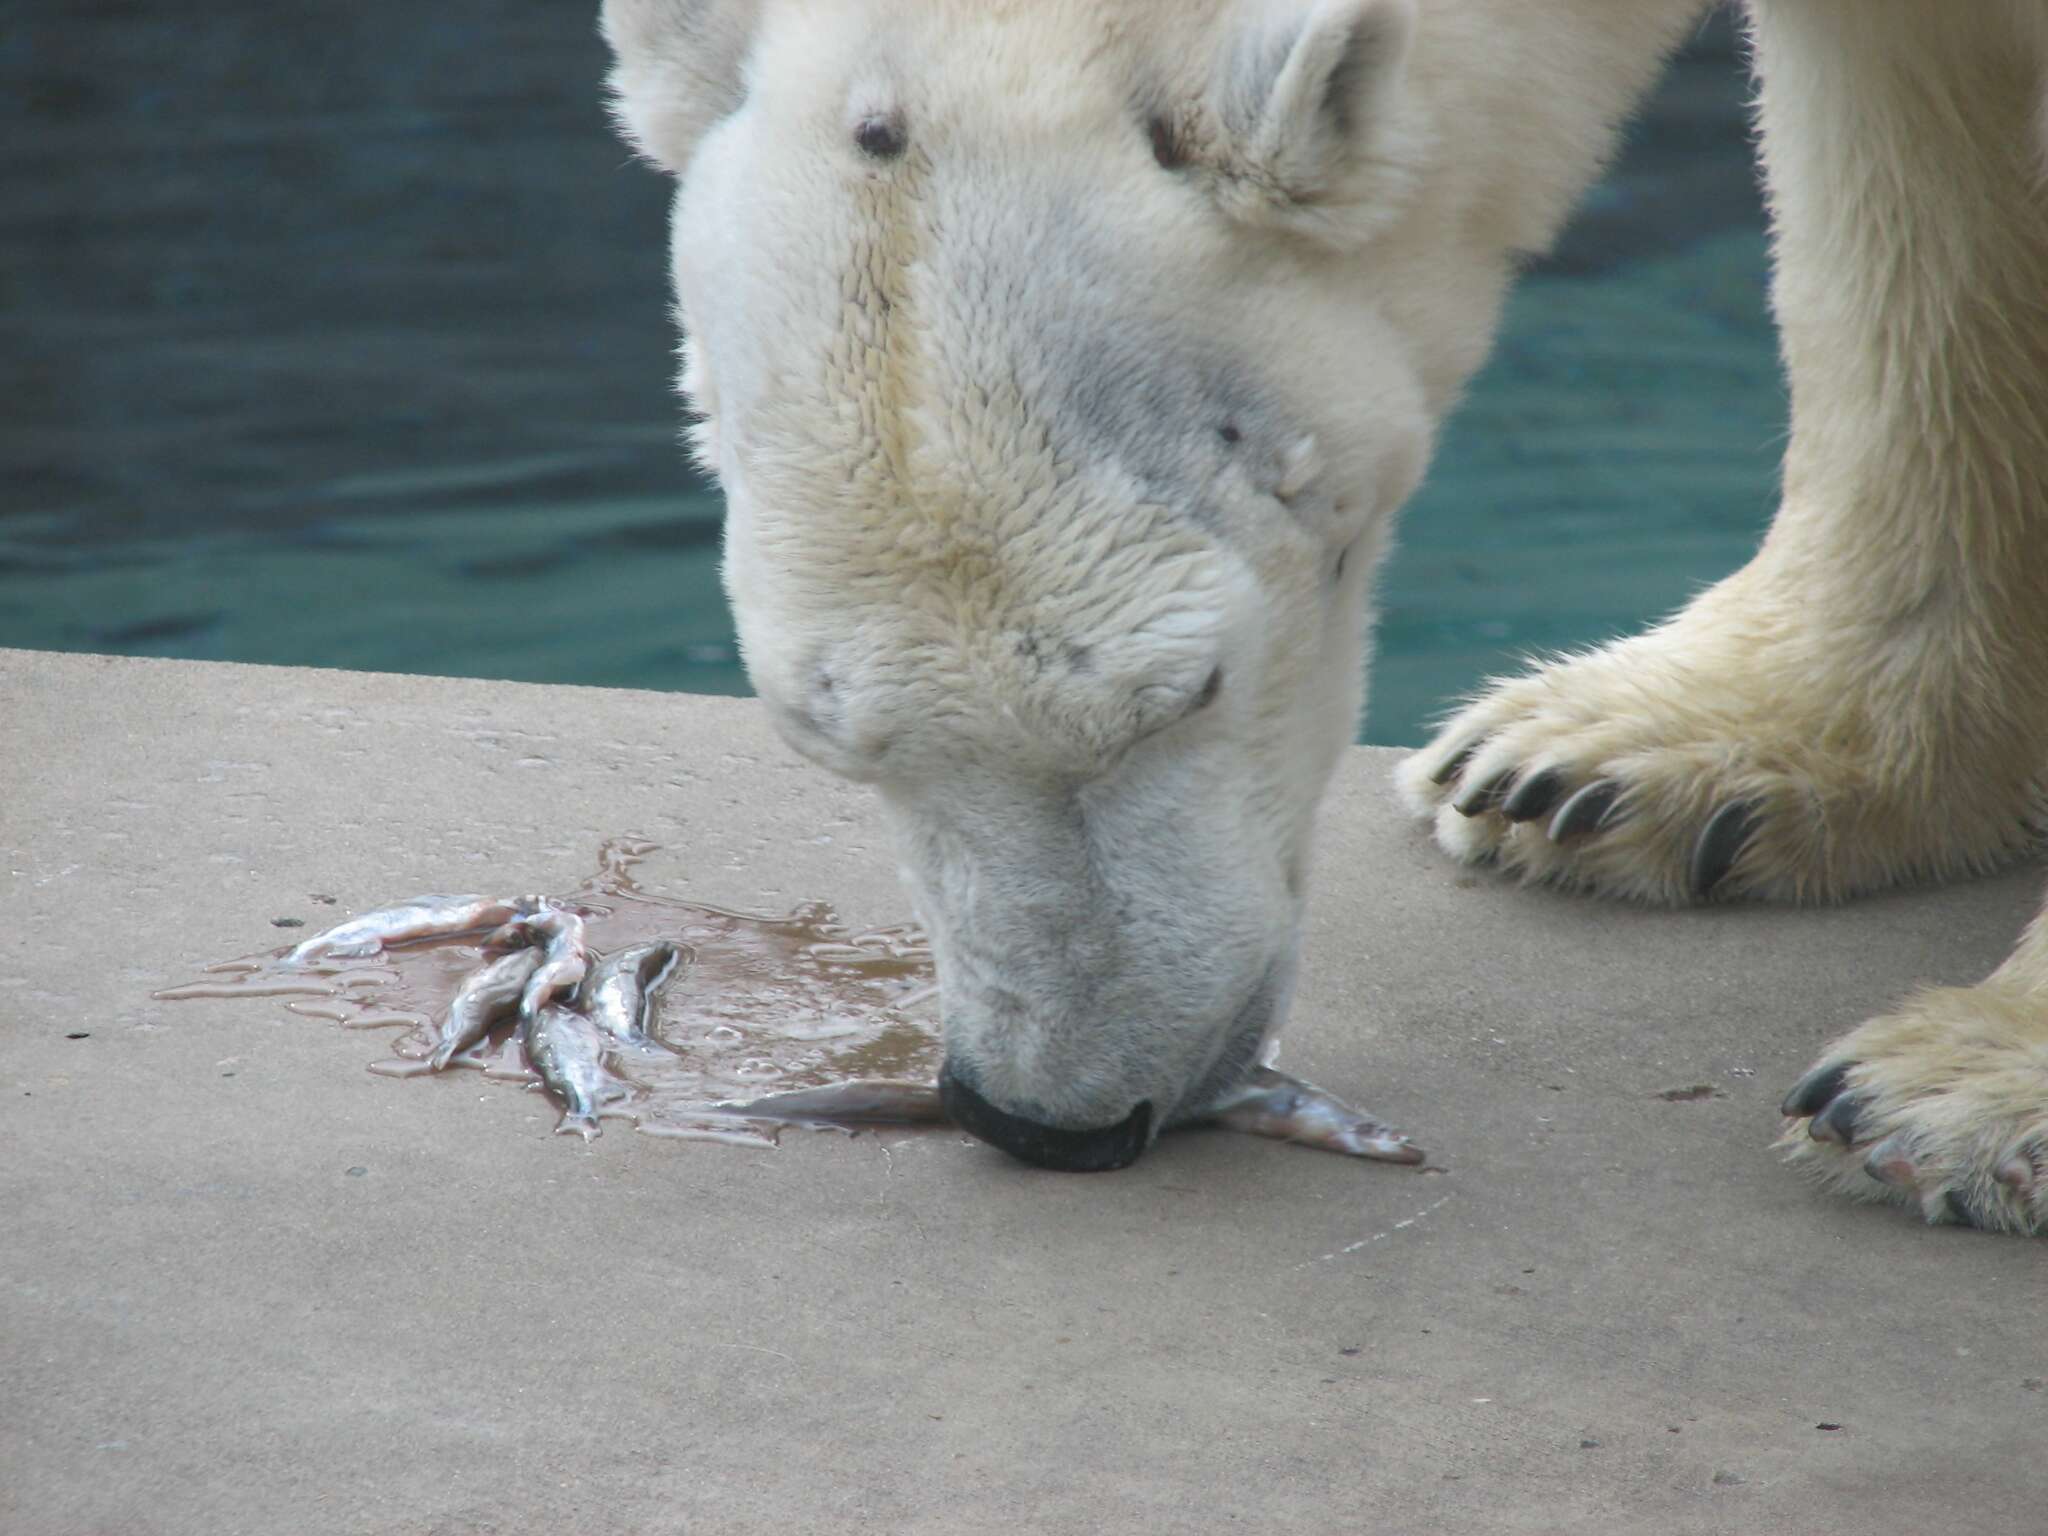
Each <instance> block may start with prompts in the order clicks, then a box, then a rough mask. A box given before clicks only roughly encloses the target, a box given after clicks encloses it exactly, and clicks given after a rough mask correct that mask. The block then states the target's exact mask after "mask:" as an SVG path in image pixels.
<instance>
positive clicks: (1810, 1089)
mask: <svg viewBox="0 0 2048 1536" xmlns="http://www.w3.org/2000/svg"><path fill="white" fill-rule="evenodd" d="M1855 1065H1856V1063H1855V1062H1853V1061H1838V1062H1834V1063H1832V1064H1831V1065H1829V1066H1825V1067H1815V1068H1814V1069H1813V1070H1812V1071H1811V1072H1809V1073H1807V1074H1806V1076H1804V1077H1802V1078H1801V1079H1799V1081H1798V1082H1796V1083H1794V1084H1793V1085H1792V1091H1791V1092H1790V1093H1788V1094H1786V1095H1785V1102H1784V1103H1782V1104H1780V1105H1779V1106H1778V1113H1779V1114H1781V1115H1790V1116H1792V1117H1794V1118H1798V1117H1801V1116H1805V1115H1816V1114H1819V1113H1820V1112H1821V1111H1822V1110H1823V1109H1825V1108H1827V1107H1828V1105H1829V1104H1830V1103H1832V1102H1833V1101H1834V1099H1835V1097H1836V1095H1838V1094H1839V1093H1841V1091H1842V1089H1843V1087H1844V1086H1846V1085H1847V1083H1848V1081H1849V1072H1850V1069H1851V1068H1853V1067H1854V1066H1855Z"/></svg>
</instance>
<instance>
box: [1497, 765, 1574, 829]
mask: <svg viewBox="0 0 2048 1536" xmlns="http://www.w3.org/2000/svg"><path fill="white" fill-rule="evenodd" d="M1563 794H1564V774H1563V772H1562V771H1561V770H1559V769H1556V768H1546V769H1544V770H1543V771H1542V772H1541V773H1532V774H1531V775H1529V777H1528V778H1526V779H1524V780H1522V782H1521V783H1519V784H1517V785H1516V786H1515V789H1514V793H1513V794H1511V795H1509V796H1508V797H1507V799H1505V800H1503V801H1502V802H1501V803H1500V813H1501V815H1503V816H1505V817H1507V819H1508V820H1509V821H1534V820H1535V819H1536V818H1537V817H1539V816H1548V815H1549V814H1550V808H1551V807H1552V806H1554V805H1556V804H1557V802H1558V799H1559V797H1560V796H1562V795H1563Z"/></svg>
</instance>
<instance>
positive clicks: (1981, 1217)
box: [1941, 1186, 1997, 1231]
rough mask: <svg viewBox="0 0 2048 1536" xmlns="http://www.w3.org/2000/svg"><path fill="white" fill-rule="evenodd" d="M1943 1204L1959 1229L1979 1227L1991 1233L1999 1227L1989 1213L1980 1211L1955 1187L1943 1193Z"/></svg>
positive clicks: (1973, 1202)
mask: <svg viewBox="0 0 2048 1536" xmlns="http://www.w3.org/2000/svg"><path fill="white" fill-rule="evenodd" d="M1941 1203H1942V1204H1943V1205H1944V1206H1946V1207H1947V1208H1948V1219H1949V1220H1950V1221H1952V1222H1954V1223H1955V1224H1956V1225H1957V1226H1959V1227H1978V1228H1981V1229H1983V1230H1985V1231H1991V1230H1992V1229H1994V1228H1995V1227H1996V1226H1997V1223H1996V1222H1995V1221H1993V1220H1992V1219H1991V1217H1990V1215H1989V1213H1987V1212H1985V1211H1984V1210H1982V1209H1980V1208H1979V1207H1978V1205H1977V1204H1976V1202H1975V1201H1973V1200H1971V1198H1970V1197H1969V1196H1968V1195H1966V1194H1964V1193H1963V1192H1962V1191H1961V1190H1960V1189H1956V1188H1954V1187H1953V1186H1951V1187H1950V1188H1949V1189H1948V1190H1947V1191H1945V1192H1944V1193H1943V1195H1942V1197H1941Z"/></svg>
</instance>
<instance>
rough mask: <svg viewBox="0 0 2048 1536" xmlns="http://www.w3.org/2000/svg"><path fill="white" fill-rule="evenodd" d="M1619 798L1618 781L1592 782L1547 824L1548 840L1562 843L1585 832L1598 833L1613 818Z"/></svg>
mask: <svg viewBox="0 0 2048 1536" xmlns="http://www.w3.org/2000/svg"><path fill="white" fill-rule="evenodd" d="M1620 798H1621V780H1619V779H1595V780H1594V781H1593V782H1592V783H1590V784H1588V785H1587V786H1586V787H1585V788H1584V789H1582V790H1580V791H1579V792H1578V793H1577V794H1575V795H1573V796H1572V797H1571V799H1569V800H1567V801H1565V803H1564V805H1563V807H1562V808H1561V809H1560V810H1559V811H1558V813H1557V814H1556V815H1555V816H1553V817H1552V818H1551V821H1550V840H1551V841H1552V842H1553V843H1562V842H1564V841H1566V840H1567V839H1569V838H1574V837H1578V836H1579V835H1581V834H1582V833H1586V832H1598V831H1600V830H1601V829H1602V828H1604V827H1605V826H1606V825H1607V823H1608V819H1609V818H1610V817H1612V816H1613V814H1614V802H1615V801H1617V800H1619V799H1620Z"/></svg>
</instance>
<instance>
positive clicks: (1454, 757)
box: [1429, 736, 1486, 787]
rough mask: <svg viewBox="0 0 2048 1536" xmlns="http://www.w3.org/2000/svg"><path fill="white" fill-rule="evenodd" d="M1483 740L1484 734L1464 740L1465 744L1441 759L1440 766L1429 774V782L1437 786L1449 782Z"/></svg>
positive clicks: (1483, 743)
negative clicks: (1470, 739) (1474, 738)
mask: <svg viewBox="0 0 2048 1536" xmlns="http://www.w3.org/2000/svg"><path fill="white" fill-rule="evenodd" d="M1485 742H1486V738H1485V737H1484V736H1481V737H1479V738H1477V739H1476V740H1473V741H1468V742H1466V743H1465V745H1463V746H1462V747H1460V748H1458V750H1457V751H1455V752H1453V753H1452V754H1451V755H1450V756H1449V757H1447V758H1445V759H1444V760H1443V763H1442V764H1441V766H1439V767H1438V768H1437V770H1436V771H1435V772H1434V773H1432V774H1431V775H1430V776H1429V782H1430V783H1432V784H1435V785H1437V786H1439V787H1441V786H1443V785H1445V784H1448V783H1450V782H1451V780H1453V779H1455V778H1456V777H1457V776H1458V775H1459V774H1461V773H1463V772H1464V771H1465V765H1466V764H1467V763H1469V762H1471V761H1472V754H1473V753H1475V752H1477V751H1478V750H1479V749H1480V747H1481V746H1483V745H1485Z"/></svg>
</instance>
